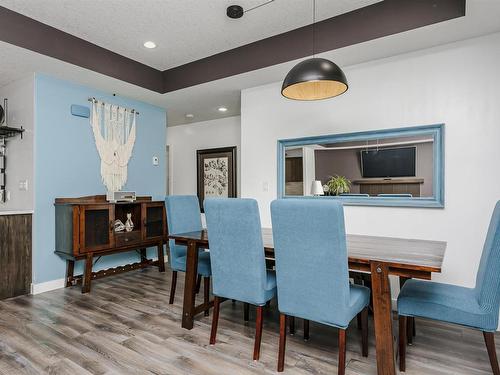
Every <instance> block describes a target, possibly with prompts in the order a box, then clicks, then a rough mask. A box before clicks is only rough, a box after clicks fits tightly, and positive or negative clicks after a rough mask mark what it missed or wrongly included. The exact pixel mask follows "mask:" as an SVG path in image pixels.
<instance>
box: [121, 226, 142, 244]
mask: <svg viewBox="0 0 500 375" xmlns="http://www.w3.org/2000/svg"><path fill="white" fill-rule="evenodd" d="M140 241H141V231H140V230H134V231H132V232H118V233H115V245H116V247H120V246H127V245H131V244H134V243H136V242H140Z"/></svg>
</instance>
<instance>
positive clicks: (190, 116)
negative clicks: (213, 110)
mask: <svg viewBox="0 0 500 375" xmlns="http://www.w3.org/2000/svg"><path fill="white" fill-rule="evenodd" d="M186 118H194V115H193V114H192V113H186Z"/></svg>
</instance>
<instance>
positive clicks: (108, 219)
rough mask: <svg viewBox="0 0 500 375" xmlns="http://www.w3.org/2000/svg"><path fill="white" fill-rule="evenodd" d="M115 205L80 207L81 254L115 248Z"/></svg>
mask: <svg viewBox="0 0 500 375" xmlns="http://www.w3.org/2000/svg"><path fill="white" fill-rule="evenodd" d="M114 217H115V212H114V205H109V204H94V205H82V206H80V253H86V252H90V251H96V250H102V249H108V248H111V247H113V246H114V230H113V223H114Z"/></svg>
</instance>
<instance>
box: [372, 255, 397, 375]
mask: <svg viewBox="0 0 500 375" xmlns="http://www.w3.org/2000/svg"><path fill="white" fill-rule="evenodd" d="M370 269H371V279H372V293H373V315H374V323H375V343H376V349H377V374H378V375H395V374H396V366H395V362H394V338H393V334H392V306H391V304H392V303H391V285H390V283H389V267H388V265H387V264H385V263H383V262H377V261H372V262H370Z"/></svg>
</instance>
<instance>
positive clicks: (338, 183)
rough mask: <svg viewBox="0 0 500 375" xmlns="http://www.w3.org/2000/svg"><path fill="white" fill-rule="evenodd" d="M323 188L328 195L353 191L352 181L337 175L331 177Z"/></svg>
mask: <svg viewBox="0 0 500 375" xmlns="http://www.w3.org/2000/svg"><path fill="white" fill-rule="evenodd" d="M323 188H324V190H325V194H326V195H334V196H336V195H340V194H346V193H349V192H350V191H351V181H350V180H349V179H348V178H346V177H344V176H339V175H335V176H332V177H330V179H329V180H328V182H327V183H326V184H325V186H324V187H323ZM325 188H326V189H325Z"/></svg>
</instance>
